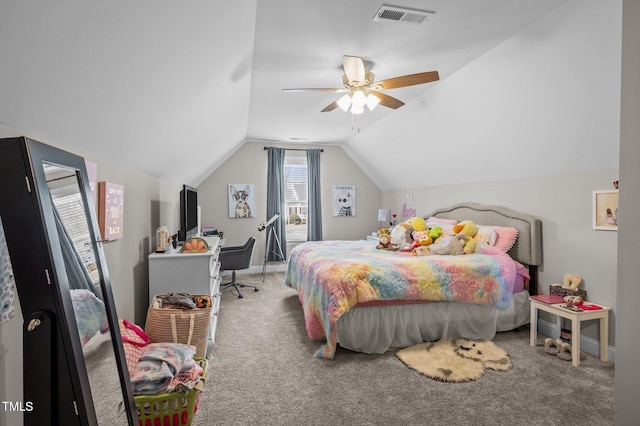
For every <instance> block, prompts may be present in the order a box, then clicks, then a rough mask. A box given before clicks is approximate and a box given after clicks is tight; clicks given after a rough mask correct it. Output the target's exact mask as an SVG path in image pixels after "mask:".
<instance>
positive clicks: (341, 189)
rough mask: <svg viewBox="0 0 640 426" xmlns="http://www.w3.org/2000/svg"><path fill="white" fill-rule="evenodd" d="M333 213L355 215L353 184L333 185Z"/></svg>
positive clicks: (354, 190)
mask: <svg viewBox="0 0 640 426" xmlns="http://www.w3.org/2000/svg"><path fill="white" fill-rule="evenodd" d="M333 215H334V216H355V215H356V186H355V185H333Z"/></svg>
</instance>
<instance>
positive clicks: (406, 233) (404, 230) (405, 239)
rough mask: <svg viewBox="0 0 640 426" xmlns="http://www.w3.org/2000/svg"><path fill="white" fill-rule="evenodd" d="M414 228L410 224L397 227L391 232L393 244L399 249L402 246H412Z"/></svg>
mask: <svg viewBox="0 0 640 426" xmlns="http://www.w3.org/2000/svg"><path fill="white" fill-rule="evenodd" d="M412 231H413V228H412V227H411V225H410V224H408V223H406V222H405V223H401V224H399V225H396V226H394V227H393V229H392V230H391V244H393V245H394V246H397V247H399V246H400V245H402V244H408V245H409V246H411V242H412V240H411V232H412Z"/></svg>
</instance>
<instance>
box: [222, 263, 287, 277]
mask: <svg viewBox="0 0 640 426" xmlns="http://www.w3.org/2000/svg"><path fill="white" fill-rule="evenodd" d="M286 270H287V262H269V263H267V270H266V272H286ZM249 274H262V265H254V266H250V267H249V268H248V269H241V270H239V271H236V275H249ZM227 275H231V271H225V272H223V273H222V276H223V277H224V276H227Z"/></svg>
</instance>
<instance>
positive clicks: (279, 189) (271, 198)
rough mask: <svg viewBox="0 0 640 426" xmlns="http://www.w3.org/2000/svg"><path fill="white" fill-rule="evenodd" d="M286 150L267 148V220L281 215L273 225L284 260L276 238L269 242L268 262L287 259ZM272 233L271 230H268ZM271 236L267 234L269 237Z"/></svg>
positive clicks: (267, 248)
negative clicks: (285, 218) (285, 208)
mask: <svg viewBox="0 0 640 426" xmlns="http://www.w3.org/2000/svg"><path fill="white" fill-rule="evenodd" d="M284 155H285V149H284V148H274V147H269V148H267V156H268V160H269V162H268V169H267V220H269V219H270V218H272V217H273V215H275V214H278V213H279V214H280V217H279V218H278V220H277V221H275V223H273V225H271V226H272V227H273V229H274V231H275V233H276V235H277V236H278V239H279V240H280V246H281V248H282V256H283V257H282V258H281V257H280V256H279V255H280V249H279V247H278V243H277V241H276V240H275V238H271V240H270V241H269V245H268V247H266V250H267V260H268V261H276V262H278V261H282V260H286V257H287V254H286V253H287V239H286V238H285V235H286V228H285V226H286V225H285V221H284V219H283V218H284V216H285V213H286V212H285V211H284V202H285V198H284V197H285V194H284ZM267 232H271V230H267ZM268 235H269V234H267V237H268Z"/></svg>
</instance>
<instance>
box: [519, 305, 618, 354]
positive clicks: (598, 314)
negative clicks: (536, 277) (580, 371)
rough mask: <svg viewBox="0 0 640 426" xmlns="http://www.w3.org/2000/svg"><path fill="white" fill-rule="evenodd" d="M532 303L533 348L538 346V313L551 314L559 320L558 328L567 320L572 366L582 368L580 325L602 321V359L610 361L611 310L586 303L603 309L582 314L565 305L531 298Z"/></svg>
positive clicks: (531, 338) (531, 335)
mask: <svg viewBox="0 0 640 426" xmlns="http://www.w3.org/2000/svg"><path fill="white" fill-rule="evenodd" d="M529 300H530V301H531V324H530V330H531V334H530V340H529V344H530V345H531V346H535V345H536V338H537V336H538V311H544V312H549V313H551V314H554V315H556V316H557V318H558V326H560V319H561V318H566V319H568V320H570V321H571V365H573V366H574V367H579V366H580V323H581V322H582V321H587V320H594V319H599V320H600V359H601V360H602V361H605V362H606V361H608V360H609V354H608V348H609V311H610V310H611V308H609V307H607V306H604V305H600V304H597V303H592V302H585V303H586V304H588V305H596V306H600V307H601V308H602V309H596V310H584V311H581V312H576V311H572V310H570V309H567V308H563V307H562V306H563V305H565V303H553V304H549V303H544V302H541V301H539V300H535V299H532V298H529Z"/></svg>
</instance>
